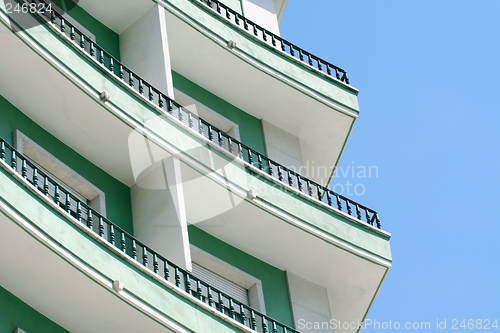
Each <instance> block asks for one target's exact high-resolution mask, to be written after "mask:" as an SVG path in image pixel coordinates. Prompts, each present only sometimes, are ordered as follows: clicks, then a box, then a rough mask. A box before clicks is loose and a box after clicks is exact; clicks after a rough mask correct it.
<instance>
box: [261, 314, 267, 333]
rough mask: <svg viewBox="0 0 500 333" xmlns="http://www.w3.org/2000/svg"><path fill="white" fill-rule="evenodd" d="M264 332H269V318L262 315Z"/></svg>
mask: <svg viewBox="0 0 500 333" xmlns="http://www.w3.org/2000/svg"><path fill="white" fill-rule="evenodd" d="M262 333H268V330H267V318H266V317H264V316H262Z"/></svg>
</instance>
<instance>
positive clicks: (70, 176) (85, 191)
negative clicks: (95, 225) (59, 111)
mask: <svg viewBox="0 0 500 333" xmlns="http://www.w3.org/2000/svg"><path fill="white" fill-rule="evenodd" d="M14 146H15V148H16V150H17V151H18V152H19V153H21V154H22V155H24V156H25V157H26V159H27V160H29V161H30V162H31V163H33V164H34V165H35V166H36V167H37V168H39V169H40V170H41V171H42V172H43V173H46V174H47V176H48V177H50V178H52V179H53V180H54V181H56V182H57V183H59V184H61V186H63V187H64V188H65V189H66V190H68V192H69V193H71V194H72V195H74V196H75V197H76V198H78V199H79V200H80V201H82V202H84V203H87V204H88V205H89V206H90V207H92V208H93V209H95V210H96V211H97V212H99V213H100V214H101V215H103V216H106V202H105V195H104V192H103V191H101V190H100V189H99V188H97V187H96V186H94V185H93V184H92V183H90V182H89V181H88V180H86V179H85V178H83V177H82V176H80V175H79V174H78V173H76V172H75V171H74V170H73V169H71V168H70V167H68V166H67V165H66V164H64V163H63V162H61V161H59V160H58V159H57V158H56V157H54V156H53V155H52V154H50V153H49V152H47V151H46V150H45V149H43V148H42V147H40V146H39V145H38V144H36V143H35V142H34V141H33V140H31V139H30V138H28V137H27V136H26V135H24V134H23V133H21V132H20V131H19V130H16V131H15V132H14ZM18 167H20V166H19V165H18ZM27 172H28V179H32V175H33V170H32V169H31V168H28V169H27ZM49 186H51V187H53V186H54V185H53V184H49ZM49 193H54V192H53V188H51V189H49ZM62 200H64V199H62ZM72 209H73V210H74V209H75V207H72Z"/></svg>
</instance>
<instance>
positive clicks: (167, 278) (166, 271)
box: [163, 260, 170, 281]
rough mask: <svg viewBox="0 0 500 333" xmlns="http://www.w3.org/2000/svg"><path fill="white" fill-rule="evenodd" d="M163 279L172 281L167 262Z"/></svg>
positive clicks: (164, 265) (164, 262) (165, 262)
mask: <svg viewBox="0 0 500 333" xmlns="http://www.w3.org/2000/svg"><path fill="white" fill-rule="evenodd" d="M163 277H164V278H165V280H167V281H168V280H169V279H170V274H169V269H168V261H167V260H165V261H163Z"/></svg>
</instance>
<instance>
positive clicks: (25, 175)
mask: <svg viewBox="0 0 500 333" xmlns="http://www.w3.org/2000/svg"><path fill="white" fill-rule="evenodd" d="M21 177H23V178H24V179H28V169H27V168H26V159H25V158H23V159H22V162H21Z"/></svg>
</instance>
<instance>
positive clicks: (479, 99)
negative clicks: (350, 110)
mask: <svg viewBox="0 0 500 333" xmlns="http://www.w3.org/2000/svg"><path fill="white" fill-rule="evenodd" d="M281 34H282V36H283V37H284V38H286V39H288V40H290V41H292V42H293V43H295V44H297V45H299V46H300V47H302V48H304V49H306V50H308V51H310V52H312V53H314V54H316V55H318V56H320V57H322V58H324V59H325V60H328V61H330V62H332V63H334V64H335V65H337V66H339V67H341V68H343V69H345V70H346V71H347V73H348V74H349V78H350V80H351V83H352V85H353V86H355V87H356V88H358V89H359V90H360V93H359V102H360V107H361V113H360V117H359V119H358V122H357V124H356V127H355V129H354V132H353V133H352V136H351V138H350V140H349V143H348V145H347V148H346V152H345V154H344V156H343V160H342V163H341V166H343V167H344V168H347V167H348V166H350V165H353V164H354V165H355V166H377V167H378V170H379V174H378V177H375V176H373V175H372V178H369V179H361V178H356V177H355V178H352V177H351V178H349V179H350V181H351V183H362V184H363V186H364V187H365V189H366V193H365V194H364V195H362V196H353V199H355V200H357V201H359V202H361V203H363V204H366V205H368V206H369V207H371V208H373V209H375V210H377V211H378V212H379V213H380V216H381V221H382V227H383V229H384V230H387V231H389V232H390V233H391V234H392V239H391V246H392V253H393V268H392V270H391V272H390V274H389V277H388V279H387V281H386V282H385V284H384V286H383V288H382V291H381V293H380V295H379V297H378V299H377V301H376V303H375V305H374V307H373V309H372V312H371V313H370V318H372V319H375V320H377V321H381V322H382V321H386V322H387V321H389V320H392V321H393V322H394V321H399V322H401V323H404V322H406V321H410V322H414V321H430V322H431V323H432V325H433V326H432V330H426V332H430V331H438V330H436V329H435V322H436V320H437V319H439V320H444V319H447V321H448V325H447V326H448V329H447V331H449V332H451V331H453V330H451V327H450V326H451V321H452V319H459V320H462V319H488V318H489V319H498V320H499V325H500V241H499V238H500V237H499V236H500V232H499V231H500V195H499V190H500V175H499V174H500V154H499V151H500V1H498V0H469V1H458V0H453V1H452V0H435V1H431V0H418V1H417V0H407V1H403V0H392V1H389V0H377V1H375V0H373V1H368V0H364V1H361V0H352V1H348V0H290V3H289V6H288V9H287V12H286V14H285V19H284V21H283V24H282V27H281ZM335 181H336V182H341V183H342V182H345V181H346V178H342V179H336V180H335ZM380 331H383V330H382V329H380V330H373V329H372V330H365V332H380ZM459 331H469V332H470V331H477V332H479V331H483V330H463V329H460V330H459ZM490 331H491V332H495V331H496V332H500V329H498V330H490ZM439 332H443V331H439Z"/></svg>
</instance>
